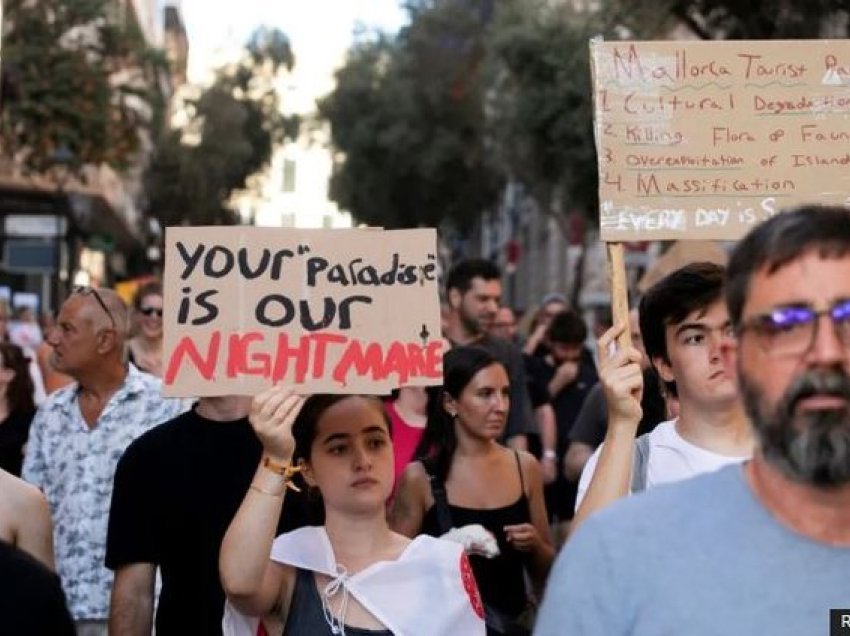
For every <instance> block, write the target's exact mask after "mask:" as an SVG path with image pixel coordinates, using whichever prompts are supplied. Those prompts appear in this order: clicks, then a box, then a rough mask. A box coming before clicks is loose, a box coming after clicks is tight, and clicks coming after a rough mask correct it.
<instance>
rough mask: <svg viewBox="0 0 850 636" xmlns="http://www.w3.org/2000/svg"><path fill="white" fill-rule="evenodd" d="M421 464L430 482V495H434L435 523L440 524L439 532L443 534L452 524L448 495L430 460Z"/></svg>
mask: <svg viewBox="0 0 850 636" xmlns="http://www.w3.org/2000/svg"><path fill="white" fill-rule="evenodd" d="M422 466H423V467H424V468H425V473H426V474H427V475H428V481H430V482H431V495H432V496H433V497H434V508H435V512H436V513H437V525H438V526H440V533H441V534H445V533H446V532H448V531H449V530H451V529H452V527H453V525H454V524H453V523H452V511H451V510H450V509H449V497H448V495H447V494H446V484H445V482H443V480H441V479H440V478H439V477H438V476H437V475H436V472H435V471H434V470H433V468H434V467H433V466H432V465H431V462H429V461H427V460H426V461H423V462H422Z"/></svg>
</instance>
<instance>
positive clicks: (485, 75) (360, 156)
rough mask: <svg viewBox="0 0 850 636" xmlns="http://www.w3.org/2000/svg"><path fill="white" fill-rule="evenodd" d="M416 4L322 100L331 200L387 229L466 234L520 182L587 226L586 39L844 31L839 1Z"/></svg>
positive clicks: (358, 51) (544, 203) (591, 187)
mask: <svg viewBox="0 0 850 636" xmlns="http://www.w3.org/2000/svg"><path fill="white" fill-rule="evenodd" d="M591 4H592V3H574V2H571V1H568V0H561V1H557V0H498V1H496V0H412V1H411V2H409V3H408V5H409V8H410V14H411V23H410V26H409V27H407V28H405V29H403V30H402V31H401V33H400V34H399V35H398V36H397V37H386V36H385V37H381V38H378V39H377V40H373V41H364V42H360V43H358V44H357V45H356V46H355V47H354V48H353V49H352V51H351V52H350V54H349V58H348V61H347V63H346V65H345V66H344V67H343V68H342V69H341V70H340V71H339V73H338V74H337V87H336V89H335V90H334V91H333V92H332V93H331V94H330V95H329V96H328V97H327V98H326V99H325V100H323V101H322V102H321V104H320V116H321V117H322V118H323V119H324V120H325V121H327V122H329V123H330V125H331V130H332V142H333V145H334V147H335V149H336V150H337V151H339V154H338V162H337V166H336V173H335V175H334V179H333V184H332V189H331V194H332V197H333V198H334V199H335V200H336V201H337V202H338V203H339V204H340V206H341V207H343V208H345V209H348V210H351V211H352V212H353V214H354V216H355V217H356V218H357V219H358V220H360V221H363V222H367V223H370V224H374V225H383V226H386V227H397V226H405V225H407V226H411V225H416V224H420V223H426V224H429V225H437V224H439V223H440V221H441V220H443V219H445V218H451V219H453V220H455V221H456V224H458V225H459V226H460V227H465V226H468V225H469V224H470V222H471V221H474V219H475V218H476V217H477V215H479V214H480V213H481V212H482V211H484V210H485V209H487V207H488V206H489V205H491V204H492V202H493V201H494V186H495V185H498V184H501V183H504V181H505V180H507V179H512V180H515V181H518V182H520V183H522V184H523V185H524V186H525V188H526V192H528V193H529V194H530V196H531V197H532V198H533V199H534V200H535V201H536V203H537V204H538V206H539V209H540V210H541V211H543V212H544V213H548V214H551V215H553V217H554V218H555V219H556V220H557V221H558V224H559V227H560V228H561V229H562V231H563V232H564V233H565V234H566V235H568V234H569V233H570V227H571V225H570V223H569V216H570V215H572V214H580V215H582V216H583V217H585V218H587V219H588V220H589V221H590V222H591V223H595V222H596V218H597V207H598V173H597V161H596V148H595V143H594V138H593V101H592V99H593V98H592V91H591V77H590V63H589V41H590V39H591V38H593V37H595V36H601V37H603V38H605V39H624V38H628V39H664V38H666V37H668V36H669V34H670V32H671V31H672V29H673V27H675V26H681V25H685V26H687V27H689V28H690V29H691V30H692V31H693V32H694V34H695V35H696V36H697V37H703V38H716V39H729V38H750V39H759V38H762V39H769V38H798V37H812V38H816V37H826V36H830V37H846V36H847V35H848V15H850V14H848V11H850V6H848V5H847V2H846V0H812V1H810V2H801V1H800V0H658V1H657V2H635V1H634V0H600V3H599V6H598V7H597V8H596V9H595V10H591V9H589V8H588V6H589V5H591Z"/></svg>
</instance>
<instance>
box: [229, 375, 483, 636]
mask: <svg viewBox="0 0 850 636" xmlns="http://www.w3.org/2000/svg"><path fill="white" fill-rule="evenodd" d="M249 419H250V421H251V424H252V426H253V427H254V430H255V432H256V433H257V437H259V439H260V441H261V442H262V445H263V455H262V458H261V460H260V465H259V466H258V467H257V472H256V474H255V476H254V479H253V481H252V483H251V486H250V489H249V490H248V492H247V493H246V495H245V498H244V500H243V501H242V505H241V506H240V508H239V511H238V512H237V514H236V517H235V518H234V520H233V522H232V523H231V524H230V527H229V528H228V530H227V534H226V535H225V537H224V540H223V542H222V546H221V555H220V559H219V566H220V570H221V579H222V584H223V586H224V590H225V592H226V594H227V601H228V602H227V605H226V608H225V614H224V620H223V623H222V628H223V632H224V635H225V636H260V635H264V634H271V633H274V634H280V633H281V631H280V630H281V629H282V633H283V634H284V635H285V636H332V635H341V636H388V635H396V636H432V635H433V636H450V635H451V636H453V635H454V634H464V635H466V634H469V635H470V636H483V635H484V631H485V628H484V620H483V616H484V609H483V606H482V604H481V599H480V596H479V595H478V590H477V588H476V586H475V580H474V577H473V574H472V571H471V568H470V566H469V561H468V559H467V558H466V555H465V554H464V553H463V548H462V547H461V546H459V545H457V544H454V543H450V542H448V541H440V540H437V539H434V538H432V537H418V538H416V539H414V540H413V541H411V540H410V539H409V538H408V537H405V536H403V535H401V534H398V533H396V532H393V531H392V530H391V529H390V527H389V524H388V522H387V517H386V501H387V498H388V497H389V495H390V492H391V490H392V486H393V463H394V459H393V448H392V439H391V435H390V433H391V431H390V425H389V420H388V418H387V416H386V414H385V412H384V409H383V404H382V402H381V401H380V400H379V399H377V398H375V397H367V396H358V395H314V396H311V397H309V398H307V399H306V400H305V399H304V398H303V397H301V396H299V395H297V394H295V393H294V392H292V390H290V389H285V388H282V387H279V388H274V389H270V390H269V391H266V392H265V393H262V394H260V395H258V396H257V397H255V398H254V401H253V404H252V407H251V414H250V416H249ZM296 484H297V486H296ZM292 487H296V488H297V487H300V488H308V489H309V492H308V495H309V496H310V499H311V500H312V501H314V502H316V503H317V504H319V509H318V511H317V512H318V518H317V519H316V521H317V522H318V523H319V524H320V525H317V526H307V527H303V528H299V529H297V530H294V531H292V532H287V533H284V534H282V535H280V536H279V537H277V539H275V538H274V533H275V530H276V528H277V526H278V520H279V518H280V515H281V510H282V508H283V500H284V496H285V494H286V491H287V488H292ZM283 510H284V514H286V512H285V509H283ZM423 539H424V540H423Z"/></svg>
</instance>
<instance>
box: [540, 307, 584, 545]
mask: <svg viewBox="0 0 850 636" xmlns="http://www.w3.org/2000/svg"><path fill="white" fill-rule="evenodd" d="M586 338H587V325H585V323H584V320H582V318H581V316H579V315H578V314H577V313H576V312H575V311H572V310H570V309H567V310H565V311H562V312H561V313H559V314H558V315H557V316H555V317H554V318H553V319H552V322H551V323H550V324H549V329H548V331H547V332H546V345H547V346H548V348H549V354H548V355H546V357H545V358H544V359H543V360H542V362H541V364H540V370H539V372H538V373H539V374H540V376H541V377H542V379H543V381H544V382H545V383H546V386H547V388H548V390H549V397H550V399H551V401H552V407H553V408H554V410H555V422H556V428H557V440H556V444H555V452H556V455H557V457H556V461H557V466H562V465H563V459H564V456H565V455H566V453H567V449H568V448H569V445H570V440H569V435H570V430H571V429H572V427H573V423H574V422H575V419H576V416H577V415H578V413H579V410H580V409H581V405H582V404H583V403H584V398H585V397H586V396H587V394H588V392H589V391H590V389H591V387H592V386H593V385H594V384H596V382H597V380H598V376H597V373H596V365H595V364H594V363H593V356H592V355H591V354H590V351H588V349H587V347H585V346H584V341H585V339H586ZM577 488H578V484H577V483H576V482H575V481H570V480H568V479H566V477H565V476H564V474H563V472H562V471H560V470H559V471H558V475H557V478H556V479H555V482H554V483H552V484H549V485H547V486H546V488H545V489H544V493H545V495H546V509H547V510H548V512H549V516H550V520H551V521H552V522H553V523H555V522H557V523H558V524H559V526H558V530H559V534H562V535H563V536H566V532H567V530H568V528H569V522H570V520H571V519H572V518H573V508H574V506H575V498H576V492H577Z"/></svg>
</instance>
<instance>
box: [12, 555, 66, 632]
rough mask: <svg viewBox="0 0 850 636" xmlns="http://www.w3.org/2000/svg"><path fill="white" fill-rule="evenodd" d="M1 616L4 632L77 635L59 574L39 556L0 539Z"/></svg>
mask: <svg viewBox="0 0 850 636" xmlns="http://www.w3.org/2000/svg"><path fill="white" fill-rule="evenodd" d="M0 572H2V573H3V575H2V576H0V616H2V617H3V618H2V631H3V633H4V634H32V635H33V636H35V635H37V634H45V635H47V634H49V635H50V636H73V635H74V634H75V633H76V632H75V630H74V621H72V620H71V614H70V613H69V612H68V606H67V604H66V602H65V593H64V592H63V591H62V583H61V582H60V581H59V577H58V576H56V574H54V573H53V572H51V571H50V570H48V569H47V568H46V567H45V566H44V565H42V564H41V563H39V562H38V561H37V560H36V559H35V558H33V557H32V556H30V555H29V554H27V553H26V552H23V551H22V550H18V549H17V548H14V547H12V546H11V545H9V544H8V543H6V542H5V541H0Z"/></svg>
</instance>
